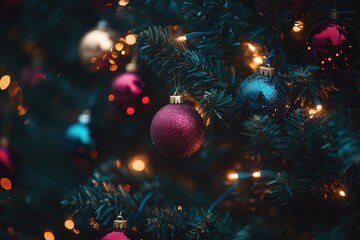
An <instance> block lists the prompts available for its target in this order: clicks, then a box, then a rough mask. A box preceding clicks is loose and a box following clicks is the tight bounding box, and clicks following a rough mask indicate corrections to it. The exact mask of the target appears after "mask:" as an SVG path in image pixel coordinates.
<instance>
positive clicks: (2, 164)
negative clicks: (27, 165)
mask: <svg viewBox="0 0 360 240" xmlns="http://www.w3.org/2000/svg"><path fill="white" fill-rule="evenodd" d="M14 170H15V168H14V165H13V162H12V160H11V157H10V152H9V150H8V149H7V148H4V147H0V175H6V174H9V173H12V172H14Z"/></svg>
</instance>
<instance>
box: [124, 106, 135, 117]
mask: <svg viewBox="0 0 360 240" xmlns="http://www.w3.org/2000/svg"><path fill="white" fill-rule="evenodd" d="M126 113H127V114H128V115H130V116H131V115H134V114H135V108H133V107H128V108H127V109H126Z"/></svg>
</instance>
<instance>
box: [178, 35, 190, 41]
mask: <svg viewBox="0 0 360 240" xmlns="http://www.w3.org/2000/svg"><path fill="white" fill-rule="evenodd" d="M176 40H178V41H180V42H185V41H186V40H187V38H186V36H185V35H184V36H180V37H178V38H177V39H176Z"/></svg>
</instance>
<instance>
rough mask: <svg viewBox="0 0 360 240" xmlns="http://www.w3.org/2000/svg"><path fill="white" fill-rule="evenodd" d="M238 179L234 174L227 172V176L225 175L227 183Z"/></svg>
mask: <svg viewBox="0 0 360 240" xmlns="http://www.w3.org/2000/svg"><path fill="white" fill-rule="evenodd" d="M238 178H239V175H238V174H237V173H236V172H229V173H228V174H227V179H228V180H229V181H235V180H237V179H238Z"/></svg>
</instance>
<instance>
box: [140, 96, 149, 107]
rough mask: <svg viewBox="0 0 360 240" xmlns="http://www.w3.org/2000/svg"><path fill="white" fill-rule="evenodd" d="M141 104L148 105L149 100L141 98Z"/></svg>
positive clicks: (146, 97)
mask: <svg viewBox="0 0 360 240" xmlns="http://www.w3.org/2000/svg"><path fill="white" fill-rule="evenodd" d="M141 102H142V103H143V104H145V105H146V104H149V103H150V98H149V97H148V96H145V97H143V98H142V99H141Z"/></svg>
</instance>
